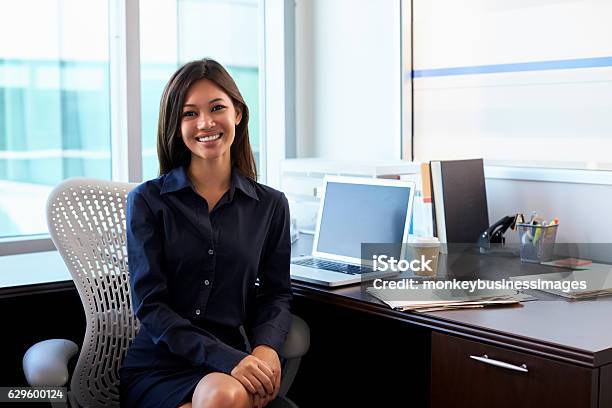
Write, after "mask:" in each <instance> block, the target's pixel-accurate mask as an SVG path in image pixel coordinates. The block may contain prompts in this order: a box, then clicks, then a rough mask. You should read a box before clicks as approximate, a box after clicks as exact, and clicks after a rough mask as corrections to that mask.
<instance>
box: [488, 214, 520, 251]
mask: <svg viewBox="0 0 612 408" xmlns="http://www.w3.org/2000/svg"><path fill="white" fill-rule="evenodd" d="M519 216H520V214H516V215H507V216H505V217H503V218H502V219H500V220H499V221H497V222H496V223H495V224H493V225H491V226H490V227H489V228H487V229H486V231H484V232H483V233H482V234H480V237H479V238H478V246H479V247H480V252H482V253H484V252H486V251H487V250H489V249H491V244H497V245H494V246H497V247H501V246H503V245H504V244H505V243H506V237H504V234H505V233H506V231H507V230H508V228H512V229H515V226H516V220H517V218H518V217H519Z"/></svg>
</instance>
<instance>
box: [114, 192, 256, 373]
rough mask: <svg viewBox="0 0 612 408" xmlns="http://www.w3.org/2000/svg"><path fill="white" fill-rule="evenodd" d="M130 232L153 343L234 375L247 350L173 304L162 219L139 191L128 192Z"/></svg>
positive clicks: (134, 280)
mask: <svg viewBox="0 0 612 408" xmlns="http://www.w3.org/2000/svg"><path fill="white" fill-rule="evenodd" d="M126 234H127V249H128V259H129V272H130V287H131V294H132V304H133V306H134V311H135V314H136V317H138V319H139V320H140V323H141V324H142V326H143V327H144V329H145V331H146V332H147V333H148V334H149V335H150V336H151V339H152V341H153V342H154V343H155V344H159V343H163V344H165V345H166V346H167V348H168V349H169V350H170V352H171V353H173V354H175V355H178V356H180V357H182V358H183V359H185V360H186V361H188V362H189V363H191V364H192V365H194V366H201V365H207V366H209V367H212V368H214V369H215V370H218V371H220V372H223V373H227V374H229V373H230V372H231V370H232V369H233V368H234V367H235V366H236V365H237V364H238V363H239V362H240V360H242V359H243V358H244V357H246V355H247V354H246V353H244V352H243V351H240V350H237V349H235V348H232V347H231V346H229V345H227V344H225V343H223V342H222V341H221V340H219V339H218V338H216V337H215V336H213V335H212V334H211V333H208V332H207V331H206V330H204V329H202V328H200V327H197V326H195V325H193V324H192V323H191V321H190V320H188V319H186V318H184V317H182V316H180V315H179V314H178V313H176V312H175V311H174V310H173V309H172V308H171V307H170V306H169V304H168V290H167V289H168V282H167V276H166V271H164V270H162V267H161V265H164V262H163V261H164V260H163V257H164V255H163V235H162V234H163V232H162V231H161V222H159V221H157V220H156V218H155V215H154V213H153V211H152V210H151V207H150V206H149V205H148V203H147V201H146V199H145V198H144V197H143V196H142V194H141V193H139V192H138V191H137V189H136V190H134V191H132V192H131V193H130V194H129V195H128V204H127V222H126Z"/></svg>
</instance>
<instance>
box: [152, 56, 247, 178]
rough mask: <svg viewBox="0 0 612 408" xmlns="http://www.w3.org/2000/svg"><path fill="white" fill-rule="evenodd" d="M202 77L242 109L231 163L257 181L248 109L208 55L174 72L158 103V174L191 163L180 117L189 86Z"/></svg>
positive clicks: (234, 86) (235, 89) (232, 148)
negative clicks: (250, 138)
mask: <svg viewBox="0 0 612 408" xmlns="http://www.w3.org/2000/svg"><path fill="white" fill-rule="evenodd" d="M201 79H208V80H210V81H212V82H214V83H215V84H216V85H217V86H219V87H220V88H221V89H223V91H224V92H225V93H226V94H228V95H229V97H230V98H231V99H232V102H233V103H234V107H235V108H236V109H237V110H239V111H240V112H242V119H241V121H240V123H239V124H238V125H236V135H235V137H234V142H233V143H232V147H231V149H230V158H231V162H232V165H234V166H235V167H236V168H237V169H238V170H239V171H240V172H241V173H242V174H244V175H245V176H247V177H249V178H250V179H252V180H257V168H256V167H255V157H254V156H253V150H252V149H251V144H250V142H249V108H248V107H247V105H246V103H245V102H244V98H243V97H242V95H241V94H240V91H239V90H238V87H237V86H236V83H235V82H234V80H233V79H232V77H231V76H230V74H229V73H228V72H227V71H226V70H225V68H223V66H222V65H221V64H219V63H218V62H217V61H215V60H212V59H209V58H204V59H202V60H197V61H191V62H188V63H187V64H185V65H183V66H182V67H180V68H179V69H178V70H177V71H176V72H175V73H174V75H172V77H171V78H170V80H169V81H168V84H167V85H166V87H165V88H164V92H163V94H162V97H161V101H160V103H159V122H158V125H157V157H158V158H159V174H160V175H162V174H166V173H168V172H169V171H170V170H172V169H174V168H176V167H179V166H188V165H189V163H190V162H191V151H190V150H189V149H188V148H187V146H185V143H184V142H183V139H182V138H181V118H182V111H183V104H184V103H185V96H186V95H187V91H188V90H189V87H190V86H191V85H192V84H193V83H194V82H196V81H199V80H201Z"/></svg>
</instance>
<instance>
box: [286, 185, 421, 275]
mask: <svg viewBox="0 0 612 408" xmlns="http://www.w3.org/2000/svg"><path fill="white" fill-rule="evenodd" d="M324 183H325V184H324V190H323V196H322V197H321V205H320V208H319V216H318V220H317V225H316V228H315V236H314V242H313V246H312V256H309V257H300V258H293V259H292V260H291V278H292V279H295V280H299V281H305V282H310V283H316V284H320V285H325V286H340V285H348V284H352V283H357V282H363V281H367V280H371V279H375V278H377V277H385V276H392V275H394V274H397V273H396V272H373V271H372V270H371V269H367V268H363V267H362V262H361V244H362V243H394V244H402V243H404V242H407V241H408V233H409V229H410V220H411V214H412V201H413V199H414V190H415V185H414V182H411V181H401V180H388V179H375V178H371V179H370V178H359V177H357V178H355V177H339V176H326V177H325V180H324ZM399 247H400V245H398V248H399ZM403 247H404V246H403V245H401V248H402V249H403ZM400 256H403V254H400ZM400 259H401V258H400ZM365 263H366V262H364V266H365Z"/></svg>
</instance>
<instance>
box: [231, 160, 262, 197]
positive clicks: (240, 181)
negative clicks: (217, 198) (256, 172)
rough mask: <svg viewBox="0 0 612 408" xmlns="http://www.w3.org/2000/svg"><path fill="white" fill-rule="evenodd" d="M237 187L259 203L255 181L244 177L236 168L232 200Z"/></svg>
mask: <svg viewBox="0 0 612 408" xmlns="http://www.w3.org/2000/svg"><path fill="white" fill-rule="evenodd" d="M235 187H237V188H239V189H240V190H242V192H243V193H244V194H246V195H247V196H249V197H251V198H252V199H254V200H257V201H259V197H258V196H257V191H255V186H254V185H253V181H252V180H251V179H249V178H248V177H246V176H245V175H243V174H242V173H241V172H240V170H238V169H237V168H236V167H232V186H231V187H230V189H231V193H230V194H231V196H230V197H231V198H233V195H234V194H233V193H234V189H235Z"/></svg>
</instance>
